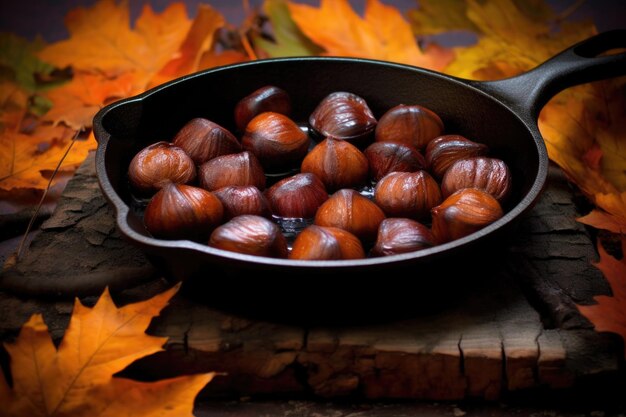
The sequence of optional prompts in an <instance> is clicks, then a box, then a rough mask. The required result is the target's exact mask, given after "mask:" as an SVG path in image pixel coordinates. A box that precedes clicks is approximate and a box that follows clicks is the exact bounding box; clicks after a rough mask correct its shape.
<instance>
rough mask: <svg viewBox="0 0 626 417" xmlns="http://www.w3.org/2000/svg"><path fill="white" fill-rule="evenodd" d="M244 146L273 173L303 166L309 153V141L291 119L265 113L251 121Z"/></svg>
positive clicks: (278, 114)
mask: <svg viewBox="0 0 626 417" xmlns="http://www.w3.org/2000/svg"><path fill="white" fill-rule="evenodd" d="M241 144H242V145H243V148H244V149H245V150H247V151H250V152H252V153H253V154H254V155H256V157H257V158H258V159H259V161H260V162H261V165H262V166H263V168H264V169H265V170H266V171H270V172H273V171H280V170H284V169H289V168H293V167H297V166H299V165H300V162H302V158H304V155H306V152H307V150H308V149H309V137H308V135H307V134H306V133H305V132H304V131H302V130H301V129H300V128H299V127H298V125H297V124H296V123H295V122H293V121H292V120H291V119H290V118H288V117H287V116H284V115H282V114H280V113H272V112H265V113H261V114H259V115H258V116H255V117H254V119H252V120H250V123H248V126H247V127H246V131H245V133H244V135H243V138H242V139H241Z"/></svg>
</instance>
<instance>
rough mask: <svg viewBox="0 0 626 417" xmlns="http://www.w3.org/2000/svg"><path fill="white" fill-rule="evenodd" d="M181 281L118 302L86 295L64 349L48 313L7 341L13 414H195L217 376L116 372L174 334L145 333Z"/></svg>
mask: <svg viewBox="0 0 626 417" xmlns="http://www.w3.org/2000/svg"><path fill="white" fill-rule="evenodd" d="M177 290H178V286H176V287H174V288H172V289H170V290H168V291H166V292H164V293H162V294H159V295H157V296H155V297H153V298H151V299H149V300H147V301H143V302H139V303H135V304H128V305H126V306H124V307H120V308H117V307H116V306H115V304H114V303H113V301H112V299H111V296H110V294H109V292H108V290H105V291H104V293H103V294H102V296H101V297H100V299H99V300H98V302H97V303H96V305H95V306H94V307H93V308H89V307H85V306H83V305H82V304H81V303H80V302H79V301H78V300H76V302H75V303H74V311H73V313H72V317H71V319H70V323H69V326H68V328H67V330H66V332H65V335H64V337H63V340H62V341H61V343H60V345H59V347H58V349H57V348H56V347H55V346H54V344H53V343H52V339H51V338H50V335H49V334H48V328H47V326H46V325H45V323H44V321H43V319H42V316H41V315H40V314H35V315H33V316H32V317H31V318H30V320H29V321H28V322H27V323H26V324H25V325H24V326H23V327H22V329H21V330H20V333H19V335H18V337H17V340H16V341H15V342H14V343H10V344H9V343H5V347H6V350H7V352H8V353H9V356H10V368H11V376H12V380H13V387H12V389H10V388H9V387H8V384H7V383H6V381H5V380H4V377H3V376H2V375H1V373H0V398H1V399H2V401H1V403H2V407H3V412H5V413H7V414H6V415H7V416H26V415H27V416H31V417H36V416H70V415H71V416H74V417H80V416H96V415H97V416H115V417H123V416H133V417H134V416H146V417H147V416H177V417H178V416H191V415H192V409H193V401H194V398H195V396H196V395H197V393H198V392H199V391H200V389H202V388H203V387H204V386H205V385H206V384H207V383H208V382H209V381H210V380H211V379H212V378H213V374H212V373H208V374H199V375H192V376H183V377H178V378H173V379H168V380H162V381H156V382H149V383H147V382H137V381H133V380H129V379H124V378H118V377H114V376H113V375H114V374H115V373H117V372H119V371H121V370H123V369H124V368H126V367H127V366H128V365H130V364H131V363H132V362H133V361H135V360H137V359H139V358H142V357H144V356H147V355H150V354H152V353H155V352H158V351H161V350H162V346H163V344H164V343H165V342H166V340H167V338H163V337H154V336H149V335H147V334H145V333H144V332H145V330H146V329H147V328H148V325H149V324H150V322H151V320H152V318H153V317H155V316H157V315H158V314H159V312H160V311H161V310H162V309H163V308H164V307H165V306H166V305H167V303H168V301H169V300H170V298H171V297H172V296H173V295H174V294H175V293H176V292H177Z"/></svg>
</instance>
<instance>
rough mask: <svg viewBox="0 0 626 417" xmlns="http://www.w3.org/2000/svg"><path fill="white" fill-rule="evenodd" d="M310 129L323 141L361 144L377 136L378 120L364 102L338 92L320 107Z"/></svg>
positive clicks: (312, 114)
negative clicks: (340, 140) (334, 140)
mask: <svg viewBox="0 0 626 417" xmlns="http://www.w3.org/2000/svg"><path fill="white" fill-rule="evenodd" d="M309 125H310V126H311V128H313V130H314V131H315V132H317V133H318V134H319V135H320V136H322V137H331V138H335V139H344V140H350V141H354V142H360V141H362V140H364V139H365V138H366V137H369V136H370V135H371V134H372V133H373V132H374V129H375V128H376V118H375V117H374V114H373V113H372V111H371V110H370V108H369V107H368V105H367V103H366V102H365V100H364V99H363V98H361V97H359V96H357V95H356V94H352V93H347V92H344V91H339V92H335V93H331V94H329V95H328V96H326V97H325V98H324V99H323V100H322V101H321V102H320V103H319V104H318V105H317V107H316V108H315V110H313V113H311V116H310V117H309Z"/></svg>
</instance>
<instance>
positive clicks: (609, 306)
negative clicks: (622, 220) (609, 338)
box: [578, 236, 626, 357]
mask: <svg viewBox="0 0 626 417" xmlns="http://www.w3.org/2000/svg"><path fill="white" fill-rule="evenodd" d="M621 241H622V253H625V254H626V237H624V236H622V238H621ZM598 251H599V252H600V262H598V263H596V264H595V265H596V267H597V268H598V269H600V270H601V271H602V274H604V277H605V278H606V280H607V281H608V282H609V284H610V286H611V292H612V293H613V295H612V296H606V295H599V296H596V297H594V300H595V301H596V302H597V304H595V305H590V306H582V305H579V306H578V309H579V310H580V312H581V314H582V315H584V316H585V317H587V318H588V319H589V320H590V321H591V322H592V323H593V324H594V326H595V328H596V330H597V331H599V332H612V333H617V334H618V335H620V336H621V337H622V339H623V340H624V342H625V343H624V345H625V346H624V357H626V308H624V306H626V257H622V259H621V260H617V259H615V258H613V257H612V256H610V255H609V254H608V253H606V251H605V250H604V248H603V247H602V245H600V244H599V245H598Z"/></svg>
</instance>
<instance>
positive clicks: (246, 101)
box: [235, 85, 291, 132]
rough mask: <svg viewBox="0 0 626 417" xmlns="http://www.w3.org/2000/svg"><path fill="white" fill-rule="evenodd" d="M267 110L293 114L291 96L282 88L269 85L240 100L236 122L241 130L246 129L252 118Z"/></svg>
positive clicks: (236, 111) (286, 114)
mask: <svg viewBox="0 0 626 417" xmlns="http://www.w3.org/2000/svg"><path fill="white" fill-rule="evenodd" d="M266 111H271V112H274V113H280V114H284V115H285V116H290V115H291V98H290V97H289V94H287V92H286V91H285V90H283V89H282V88H279V87H276V86H273V85H267V86H265V87H261V88H259V89H258V90H255V91H254V92H252V93H250V94H249V95H247V96H246V97H244V98H242V99H241V100H239V102H238V103H237V105H236V106H235V124H236V125H237V129H238V130H239V131H240V132H243V131H244V130H246V126H248V123H249V122H250V120H252V119H253V118H254V117H255V116H256V115H258V114H261V113H263V112H266Z"/></svg>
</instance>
